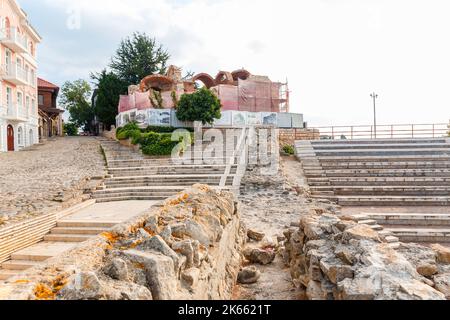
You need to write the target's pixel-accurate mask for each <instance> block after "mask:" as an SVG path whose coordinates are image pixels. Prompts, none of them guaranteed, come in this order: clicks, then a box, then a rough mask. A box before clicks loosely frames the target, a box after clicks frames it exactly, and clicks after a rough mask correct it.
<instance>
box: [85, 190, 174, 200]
mask: <svg viewBox="0 0 450 320" xmlns="http://www.w3.org/2000/svg"><path fill="white" fill-rule="evenodd" d="M177 193H178V192H176V191H174V192H109V193H103V194H94V195H93V198H94V199H96V200H105V199H110V198H118V197H119V198H127V199H128V200H131V199H134V200H155V201H157V200H165V199H167V198H169V197H172V196H174V195H176V194H177ZM97 202H99V201H97Z"/></svg>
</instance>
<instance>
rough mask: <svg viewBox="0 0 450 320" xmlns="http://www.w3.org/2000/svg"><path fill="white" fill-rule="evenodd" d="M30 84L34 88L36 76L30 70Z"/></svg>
mask: <svg viewBox="0 0 450 320" xmlns="http://www.w3.org/2000/svg"><path fill="white" fill-rule="evenodd" d="M31 83H32V85H33V87H36V75H35V74H34V70H33V69H31Z"/></svg>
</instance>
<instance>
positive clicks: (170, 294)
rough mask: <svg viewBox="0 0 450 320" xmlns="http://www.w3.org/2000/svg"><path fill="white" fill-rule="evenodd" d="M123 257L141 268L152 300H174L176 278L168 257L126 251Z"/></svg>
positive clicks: (171, 262) (172, 264)
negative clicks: (144, 273) (145, 276)
mask: <svg viewBox="0 0 450 320" xmlns="http://www.w3.org/2000/svg"><path fill="white" fill-rule="evenodd" d="M124 255H125V256H126V257H128V259H130V260H131V261H132V262H134V263H136V264H140V265H142V266H143V268H144V270H145V272H146V275H147V281H148V286H149V287H150V290H151V292H152V296H153V299H154V300H172V299H175V298H176V288H177V278H176V275H175V272H174V263H173V260H172V259H171V258H170V257H167V256H165V255H162V254H157V253H152V252H142V251H138V250H127V251H125V252H124Z"/></svg>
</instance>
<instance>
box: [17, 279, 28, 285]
mask: <svg viewBox="0 0 450 320" xmlns="http://www.w3.org/2000/svg"><path fill="white" fill-rule="evenodd" d="M14 283H16V284H26V283H30V280H22V279H20V280H16V281H14Z"/></svg>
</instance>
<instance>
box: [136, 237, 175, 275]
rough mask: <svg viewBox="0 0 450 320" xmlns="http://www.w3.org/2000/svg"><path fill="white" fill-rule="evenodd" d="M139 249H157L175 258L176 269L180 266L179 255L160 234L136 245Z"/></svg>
mask: <svg viewBox="0 0 450 320" xmlns="http://www.w3.org/2000/svg"><path fill="white" fill-rule="evenodd" d="M136 249H137V250H142V251H156V252H159V253H162V254H163V255H165V256H168V257H169V258H171V259H172V260H173V264H174V268H175V271H177V270H178V269H179V268H180V261H179V258H178V255H177V254H176V252H175V251H173V250H172V248H170V247H169V245H168V244H167V243H166V242H165V241H164V240H163V238H161V237H160V236H154V237H152V238H150V239H146V240H145V241H144V242H142V243H141V244H140V245H139V246H137V247H136Z"/></svg>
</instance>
